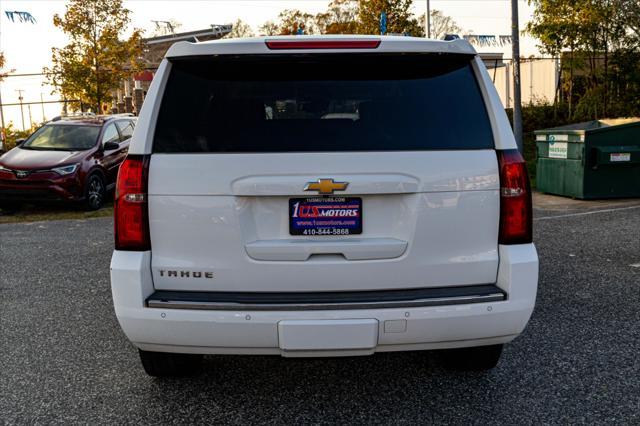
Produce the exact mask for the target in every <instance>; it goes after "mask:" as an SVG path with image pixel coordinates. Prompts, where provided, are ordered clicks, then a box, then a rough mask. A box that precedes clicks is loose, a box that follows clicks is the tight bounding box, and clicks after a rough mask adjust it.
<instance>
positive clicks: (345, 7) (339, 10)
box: [316, 0, 359, 34]
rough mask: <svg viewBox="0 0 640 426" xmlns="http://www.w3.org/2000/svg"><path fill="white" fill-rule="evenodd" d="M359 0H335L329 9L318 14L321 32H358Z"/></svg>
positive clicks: (317, 19)
mask: <svg viewBox="0 0 640 426" xmlns="http://www.w3.org/2000/svg"><path fill="white" fill-rule="evenodd" d="M358 7H359V5H358V1H357V0H333V1H332V2H331V3H329V7H328V8H327V11H326V12H324V13H318V14H317V15H316V24H317V26H318V28H319V30H320V33H321V34H356V33H357V32H358Z"/></svg>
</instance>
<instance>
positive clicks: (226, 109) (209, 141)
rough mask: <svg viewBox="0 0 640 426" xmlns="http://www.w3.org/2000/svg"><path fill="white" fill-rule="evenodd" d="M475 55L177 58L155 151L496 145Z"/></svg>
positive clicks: (427, 147) (161, 116)
mask: <svg viewBox="0 0 640 426" xmlns="http://www.w3.org/2000/svg"><path fill="white" fill-rule="evenodd" d="M472 58H473V57H472V56H468V55H451V54H375V55H371V54H353V53H351V54H336V55H334V54H315V55H262V56H253V55H241V56H217V57H213V58H188V59H180V60H174V61H173V62H172V67H171V72H170V75H169V78H168V81H167V85H166V88H165V93H164V96H163V99H162V103H161V107H160V112H159V116H158V120H157V126H156V130H155V136H154V152H160V153H177V152H185V153H195V152H212V153H224V152H236V153H249V152H312V151H408V150H451V149H487V148H492V147H493V136H492V132H491V127H490V123H489V118H488V115H487V111H486V108H485V105H484V102H483V99H482V95H481V92H480V88H479V86H478V82H477V81H476V78H475V76H474V73H473V70H472V68H471V60H472Z"/></svg>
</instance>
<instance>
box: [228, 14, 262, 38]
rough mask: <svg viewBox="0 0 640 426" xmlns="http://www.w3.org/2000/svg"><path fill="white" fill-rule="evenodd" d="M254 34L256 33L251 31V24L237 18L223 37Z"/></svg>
mask: <svg viewBox="0 0 640 426" xmlns="http://www.w3.org/2000/svg"><path fill="white" fill-rule="evenodd" d="M255 35H256V34H255V33H254V32H253V29H252V28H251V26H250V25H249V24H247V23H246V22H244V21H243V20H242V19H240V18H238V19H237V20H236V22H234V23H233V28H232V29H231V32H230V33H229V34H227V35H226V36H225V38H242V37H253V36H255Z"/></svg>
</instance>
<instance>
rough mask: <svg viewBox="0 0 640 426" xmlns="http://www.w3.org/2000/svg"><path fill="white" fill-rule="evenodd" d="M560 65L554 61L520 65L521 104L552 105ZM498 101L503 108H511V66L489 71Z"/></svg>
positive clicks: (507, 65)
mask: <svg viewBox="0 0 640 426" xmlns="http://www.w3.org/2000/svg"><path fill="white" fill-rule="evenodd" d="M559 70H560V64H559V62H558V60H556V59H526V60H523V61H522V62H521V63H520V85H521V96H522V104H523V105H526V104H529V103H536V102H541V101H543V102H549V103H552V102H553V101H554V98H555V94H556V88H557V85H558V78H559V74H558V72H559ZM488 72H489V76H490V77H491V78H492V79H493V81H494V84H495V86H496V89H497V90H498V94H499V95H500V100H501V101H502V104H503V105H504V106H505V108H512V107H513V65H512V64H511V61H505V66H504V67H500V68H494V69H489V70H488Z"/></svg>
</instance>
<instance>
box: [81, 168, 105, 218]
mask: <svg viewBox="0 0 640 426" xmlns="http://www.w3.org/2000/svg"><path fill="white" fill-rule="evenodd" d="M106 194H107V191H106V187H105V186H104V180H103V179H102V177H100V175H98V174H93V175H91V176H89V179H88V180H87V186H86V188H85V195H84V199H85V206H86V208H87V210H99V209H100V208H101V207H102V206H103V205H104V199H105V197H106Z"/></svg>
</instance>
